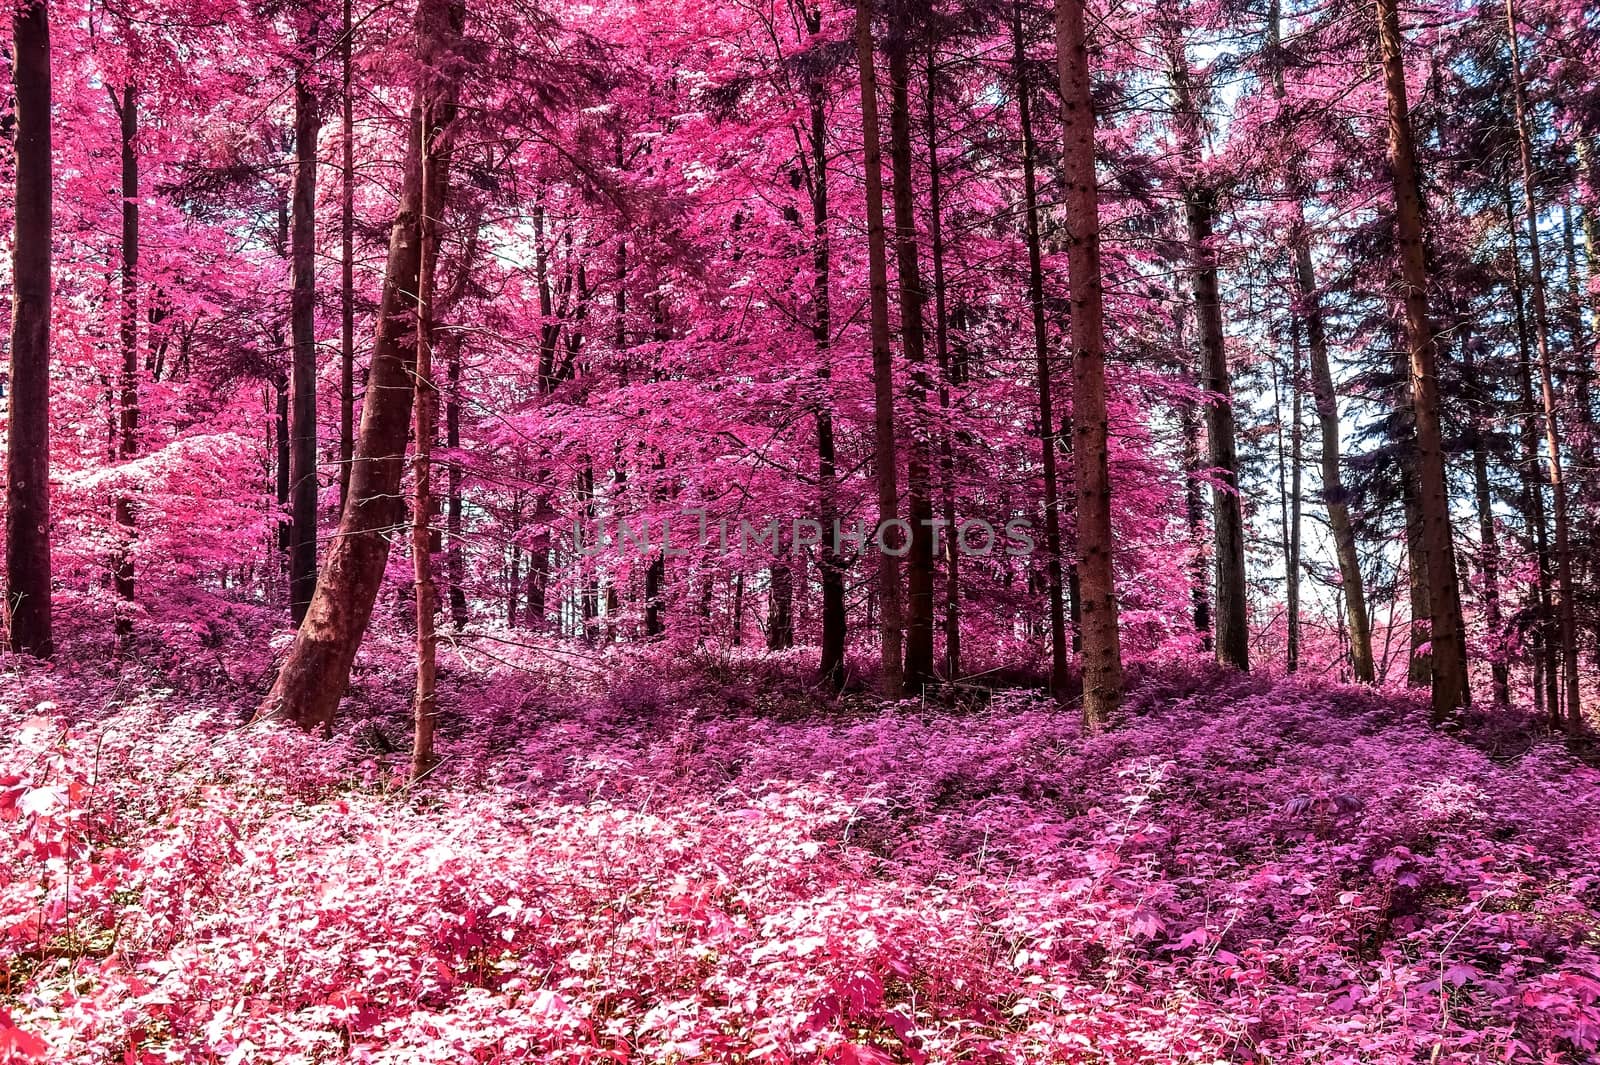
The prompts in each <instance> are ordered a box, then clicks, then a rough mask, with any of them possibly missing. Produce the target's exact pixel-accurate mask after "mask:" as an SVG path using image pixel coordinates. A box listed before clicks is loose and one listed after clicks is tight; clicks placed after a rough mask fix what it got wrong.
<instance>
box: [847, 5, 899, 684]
mask: <svg viewBox="0 0 1600 1065" xmlns="http://www.w3.org/2000/svg"><path fill="white" fill-rule="evenodd" d="M856 63H857V66H858V68H859V70H860V73H861V126H862V130H861V135H862V154H863V166H864V169H865V173H866V198H867V260H868V265H867V270H868V279H869V288H870V293H869V297H870V303H871V308H870V319H871V334H872V379H873V437H874V451H873V458H874V463H875V465H876V467H877V469H876V476H875V480H876V482H877V489H878V525H877V531H876V536H875V537H874V539H875V542H876V544H877V546H878V548H879V550H878V551H877V558H876V562H877V566H878V598H879V600H880V602H879V626H880V633H881V636H882V646H881V649H880V650H881V658H880V661H881V664H882V674H883V675H882V678H881V686H882V689H883V694H884V695H885V696H886V697H888V698H890V699H898V698H900V696H901V695H902V694H904V692H905V673H904V670H903V666H902V663H901V651H902V647H903V641H904V632H903V631H902V628H901V616H900V559H899V556H898V555H896V554H892V553H891V549H892V550H894V551H902V550H903V548H904V545H903V544H901V543H900V542H899V540H898V539H893V540H892V539H891V537H892V536H893V529H894V527H895V526H900V527H902V528H903V527H904V526H905V523H904V522H903V521H901V519H900V517H899V507H900V500H899V494H900V493H899V488H898V483H897V482H898V477H897V475H896V473H897V471H896V469H895V445H894V376H893V374H894V369H893V368H894V360H893V355H892V353H891V351H890V348H889V255H888V249H887V247H886V241H885V237H884V227H883V153H882V142H881V139H880V137H881V134H880V132H879V127H878V76H877V69H876V66H875V63H874V59H873V44H872V0H856Z"/></svg>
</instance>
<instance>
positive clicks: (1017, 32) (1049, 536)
mask: <svg viewBox="0 0 1600 1065" xmlns="http://www.w3.org/2000/svg"><path fill="white" fill-rule="evenodd" d="M1011 65H1012V71H1013V76H1014V77H1015V78H1016V82H1017V116H1018V118H1019V119H1020V121H1021V124H1022V196H1023V233H1024V236H1025V237H1026V239H1027V242H1028V305H1029V308H1030V309H1031V311H1032V313H1033V377H1034V389H1035V391H1036V392H1037V393H1038V397H1039V451H1040V457H1041V460H1042V466H1043V470H1042V472H1043V474H1044V566H1045V595H1046V598H1047V600H1048V607H1049V613H1050V690H1051V691H1052V692H1053V693H1055V696H1056V698H1057V699H1064V698H1066V696H1067V682H1068V678H1067V610H1066V605H1065V603H1064V602H1063V600H1062V592H1061V502H1060V495H1059V491H1058V482H1057V478H1056V447H1057V437H1056V416H1055V405H1054V403H1053V402H1052V398H1051V394H1050V393H1051V379H1050V336H1049V330H1048V328H1047V327H1046V325H1045V318H1044V266H1043V264H1042V262H1041V256H1040V251H1039V194H1038V185H1037V182H1036V180H1035V177H1034V158H1035V156H1034V150H1035V149H1034V143H1033V113H1032V106H1031V103H1030V101H1029V98H1028V97H1029V93H1030V91H1031V90H1030V88H1029V85H1028V68H1027V56H1026V54H1025V52H1024V49H1023V41H1022V5H1021V4H1020V3H1017V4H1014V5H1013V6H1012V9H1011ZM1063 428H1065V429H1067V430H1068V431H1070V426H1064V427H1063ZM951 535H952V537H953V536H954V530H951Z"/></svg>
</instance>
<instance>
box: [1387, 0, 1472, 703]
mask: <svg viewBox="0 0 1600 1065" xmlns="http://www.w3.org/2000/svg"><path fill="white" fill-rule="evenodd" d="M1377 20H1378V45H1379V50H1380V52H1381V53H1382V56H1383V73H1384V89H1385V92H1386V95H1387V97H1388V112H1389V160H1390V164H1391V170H1392V172H1393V178H1394V198H1395V238H1396V243H1397V244H1398V245H1399V252H1400V270H1401V277H1402V281H1403V284H1404V289H1405V311H1406V342H1407V347H1408V348H1409V349H1410V356H1411V391H1412V405H1413V408H1414V417H1415V421H1416V438H1417V481H1418V497H1419V498H1418V504H1419V508H1420V510H1421V517H1422V541H1423V544H1424V546H1425V548H1426V551H1427V556H1428V593H1429V594H1428V599H1429V606H1430V609H1431V622H1432V624H1431V627H1430V632H1429V636H1430V640H1431V645H1432V646H1431V651H1432V653H1431V655H1430V657H1431V659H1432V669H1433V719H1434V721H1435V722H1442V721H1443V720H1444V719H1445V718H1446V717H1447V716H1448V715H1449V714H1450V713H1451V712H1453V711H1454V710H1456V709H1458V708H1460V707H1464V706H1466V705H1467V704H1468V702H1469V701H1470V699H1471V694H1470V692H1469V690H1468V688H1467V656H1466V646H1465V642H1464V640H1463V635H1462V623H1461V606H1460V596H1459V592H1458V591H1457V585H1456V561H1455V545H1454V543H1453V542H1452V540H1451V535H1450V497H1449V493H1448V491H1447V488H1446V485H1445V467H1444V446H1443V442H1442V438H1441V432H1440V428H1439V372H1438V366H1437V356H1436V353H1435V349H1434V341H1433V332H1432V326H1431V325H1430V324H1429V321H1428V272H1427V265H1426V262H1425V261H1424V258H1423V250H1422V202H1421V183H1420V181H1419V180H1418V174H1417V158H1416V149H1415V147H1414V145H1413V143H1412V137H1411V112H1410V108H1409V106H1408V104H1407V102H1406V71H1405V59H1404V56H1403V54H1402V41H1401V37H1400V16H1399V12H1398V9H1397V5H1396V0H1377Z"/></svg>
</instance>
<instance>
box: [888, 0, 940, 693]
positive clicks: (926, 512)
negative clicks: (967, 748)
mask: <svg viewBox="0 0 1600 1065" xmlns="http://www.w3.org/2000/svg"><path fill="white" fill-rule="evenodd" d="M892 3H893V19H892V28H891V30H890V34H889V40H888V43H887V45H886V48H885V50H886V51H887V52H888V55H889V157H890V161H891V166H892V169H893V173H894V228H895V263H896V266H897V267H898V273H899V281H900V342H901V345H902V347H903V348H904V349H905V354H906V363H907V365H908V367H909V370H910V381H909V383H908V387H907V389H906V393H907V399H908V406H909V413H910V417H909V418H908V419H907V422H908V430H909V431H908V432H907V433H906V437H907V447H906V517H907V519H908V520H909V521H910V523H911V542H910V551H909V553H908V556H907V558H906V642H905V656H906V657H905V687H906V691H907V692H909V693H911V694H916V693H917V692H920V691H921V690H922V689H923V687H925V686H926V685H927V684H928V683H929V682H930V681H932V680H933V679H934V671H933V535H934V529H933V496H932V493H931V491H930V476H929V474H930V470H929V466H930V463H929V455H930V447H929V426H928V409H927V407H928V394H929V392H930V391H932V382H931V381H930V380H929V378H928V360H927V338H926V334H925V333H924V331H923V321H922V307H923V303H924V302H925V295H924V292H923V288H922V271H921V268H920V265H919V263H918V249H917V205H916V190H915V189H914V188H913V186H912V176H911V175H912V157H911V105H910V98H909V97H910V80H911V56H910V50H911V41H910V33H911V0H892Z"/></svg>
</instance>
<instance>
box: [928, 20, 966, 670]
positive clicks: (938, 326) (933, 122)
mask: <svg viewBox="0 0 1600 1065" xmlns="http://www.w3.org/2000/svg"><path fill="white" fill-rule="evenodd" d="M933 53H934V49H933V46H932V45H931V44H930V45H929V46H928V97H927V115H926V118H927V135H928V244H929V248H930V250H931V252H932V254H933V329H934V333H933V346H934V354H935V359H936V361H937V363H938V366H939V415H940V425H939V481H940V487H941V491H940V517H942V518H943V519H944V522H943V528H944V675H945V676H946V677H947V678H949V679H951V680H954V679H956V678H957V677H959V676H960V675H961V552H960V551H958V550H957V545H956V463H955V446H954V444H953V443H952V441H951V439H950V438H951V430H950V420H949V419H950V385H951V384H952V373H951V365H950V319H949V315H948V313H947V310H946V308H947V285H946V283H945V270H944V219H943V211H944V203H943V187H942V185H941V182H940V173H939V127H938V121H937V116H936V115H935V107H934V102H935V87H934V86H935V82H934V54H933Z"/></svg>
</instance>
